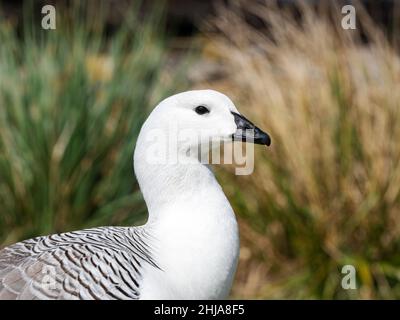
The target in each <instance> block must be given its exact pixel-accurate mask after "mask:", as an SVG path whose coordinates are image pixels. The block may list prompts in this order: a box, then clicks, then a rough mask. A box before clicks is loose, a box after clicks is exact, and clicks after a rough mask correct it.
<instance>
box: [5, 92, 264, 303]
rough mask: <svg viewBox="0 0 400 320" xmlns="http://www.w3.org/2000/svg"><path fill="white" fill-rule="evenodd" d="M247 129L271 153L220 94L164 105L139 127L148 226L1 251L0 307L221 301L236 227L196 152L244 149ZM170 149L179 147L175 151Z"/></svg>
mask: <svg viewBox="0 0 400 320" xmlns="http://www.w3.org/2000/svg"><path fill="white" fill-rule="evenodd" d="M198 106H201V107H202V109H203V110H202V112H200V111H199V112H198V111H196V110H197V107H198ZM204 108H205V109H204ZM249 128H251V129H253V130H254V134H253V138H254V142H255V143H260V144H267V145H269V137H268V135H267V134H265V133H264V132H262V131H261V130H259V129H258V128H256V127H255V126H254V125H253V124H252V123H251V122H249V121H248V120H247V119H245V118H244V117H243V116H241V115H240V114H239V113H238V111H237V109H236V107H235V106H234V104H233V103H232V101H231V100H230V99H229V98H228V97H226V96H225V95H223V94H221V93H219V92H216V91H213V90H196V91H187V92H183V93H180V94H176V95H174V96H171V97H169V98H167V99H165V100H163V101H162V102H161V103H160V104H159V105H158V106H157V107H156V108H155V109H154V110H153V112H152V113H151V114H150V116H149V117H148V118H147V120H146V122H145V123H144V125H143V127H142V129H141V131H140V134H139V137H138V140H137V143H136V147H135V153H134V169H135V174H136V177H137V180H138V183H139V186H140V189H141V191H142V193H143V197H144V199H145V202H146V204H147V208H148V211H149V218H148V221H147V223H146V224H145V225H143V226H140V227H100V228H93V229H86V230H81V231H73V232H67V233H61V234H56V235H50V236H43V237H37V238H34V239H30V240H25V241H22V242H19V243H16V244H14V245H11V246H9V247H6V248H4V249H3V250H1V251H0V299H222V298H226V297H227V295H228V294H229V291H230V288H231V285H232V281H233V277H234V274H235V271H236V266H237V261H238V254H239V233H238V226H237V222H236V218H235V215H234V212H233V210H232V208H231V206H230V204H229V201H228V200H227V198H226V196H225V194H224V192H223V190H222V188H221V186H220V185H219V184H218V181H217V180H216V178H215V176H214V174H213V172H212V171H211V170H210V167H209V166H208V165H205V164H204V163H202V162H201V159H200V158H199V155H198V154H197V153H196V152H194V151H197V150H198V149H199V147H200V146H203V145H205V144H206V145H209V144H208V143H209V141H210V140H212V141H215V140H217V141H222V142H225V141H232V139H233V140H236V138H237V139H239V140H243V139H247V137H248V136H247V133H246V135H245V136H243V132H242V131H246V132H247V129H249ZM174 132H185V136H184V139H179V138H178V139H176V140H174V139H175V138H177V137H173V136H171V135H172V134H173V133H174ZM188 132H190V133H191V135H188V134H187V133H188ZM200 133H201V137H200V139H199V134H200ZM154 137H158V138H159V139H158V140H157V139H156V140H157V141H156V142H154V141H155V140H154ZM171 138H172V140H171ZM169 141H176V143H175V144H173V147H174V148H172V149H170V148H169V147H171V146H169V145H168V142H169ZM213 146H214V147H215V146H218V145H215V144H213ZM167 149H168V152H166V153H164V154H163V153H162V152H161V154H159V153H158V152H159V151H160V150H161V151H163V150H164V151H165V150H167ZM171 150H172V151H171ZM154 151H156V155H154V153H153V152H154ZM208 151H210V150H208V149H206V150H205V152H208ZM174 152H176V154H174ZM175 155H176V156H177V158H178V159H179V161H176V160H177V159H176V158H175Z"/></svg>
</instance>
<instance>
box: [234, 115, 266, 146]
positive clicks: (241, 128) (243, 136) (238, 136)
mask: <svg viewBox="0 0 400 320" xmlns="http://www.w3.org/2000/svg"><path fill="white" fill-rule="evenodd" d="M232 114H233V116H234V117H235V123H236V126H237V130H236V132H235V133H234V134H233V135H232V140H233V141H243V142H250V143H255V144H263V145H266V146H270V145H271V137H270V136H269V135H268V133H266V132H264V131H262V130H261V129H260V128H258V127H256V126H255V125H254V124H253V123H252V122H251V121H250V120H248V119H246V118H245V117H243V116H242V115H240V114H238V113H236V112H232Z"/></svg>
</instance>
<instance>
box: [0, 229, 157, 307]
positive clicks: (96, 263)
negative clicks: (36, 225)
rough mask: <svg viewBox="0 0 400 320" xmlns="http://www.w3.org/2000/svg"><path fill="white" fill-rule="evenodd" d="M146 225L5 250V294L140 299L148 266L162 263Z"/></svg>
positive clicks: (0, 254)
mask: <svg viewBox="0 0 400 320" xmlns="http://www.w3.org/2000/svg"><path fill="white" fill-rule="evenodd" d="M150 243H151V235H149V234H147V233H146V230H145V229H143V228H141V227H133V228H127V227H126V228H125V227H100V228H93V229H86V230H81V231H73V232H67V233H61V234H55V235H50V236H45V237H37V238H33V239H30V240H25V241H22V242H19V243H16V244H14V245H11V246H9V247H7V248H5V249H3V250H2V251H0V299H85V300H86V299H102V300H103V299H138V298H139V295H140V282H141V280H142V274H141V271H142V268H143V265H145V264H146V265H149V266H151V267H152V268H158V266H157V264H156V262H155V261H154V258H153V256H152V252H151V247H150Z"/></svg>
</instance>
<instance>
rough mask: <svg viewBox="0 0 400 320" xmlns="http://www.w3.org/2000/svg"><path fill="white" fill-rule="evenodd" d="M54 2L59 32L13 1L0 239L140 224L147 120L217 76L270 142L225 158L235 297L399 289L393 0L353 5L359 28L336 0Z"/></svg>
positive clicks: (218, 85) (1, 27)
mask: <svg viewBox="0 0 400 320" xmlns="http://www.w3.org/2000/svg"><path fill="white" fill-rule="evenodd" d="M54 3H55V6H56V8H57V29H56V30H53V31H46V30H43V29H41V27H40V19H41V15H40V4H41V2H35V3H30V4H28V5H24V6H23V8H21V9H19V8H18V9H15V7H14V6H12V5H11V6H10V3H9V2H8V1H5V2H4V3H3V10H2V9H1V8H2V5H1V3H0V244H1V245H7V244H10V243H13V242H16V241H18V240H22V239H25V238H29V237H33V236H36V235H41V234H48V233H51V232H62V231H68V230H74V229H80V228H83V227H91V226H98V225H131V224H140V223H143V222H144V221H145V219H146V208H145V205H144V203H143V200H142V198H141V195H140V192H139V190H138V187H137V185H136V183H135V179H134V175H133V169H132V152H133V148H134V145H135V139H136V136H137V134H138V130H139V129H140V126H141V124H142V122H143V120H144V119H145V118H146V116H147V114H148V112H150V111H151V109H152V108H153V107H154V106H155V105H156V104H157V102H158V101H160V100H161V99H162V98H164V97H166V96H168V95H170V94H172V93H174V92H177V91H182V90H185V89H188V88H205V87H209V88H213V89H216V90H220V91H222V92H224V93H225V94H227V95H228V96H230V97H231V98H232V99H233V100H234V101H235V103H236V105H237V106H238V108H239V109H240V110H241V111H242V112H243V113H244V114H246V116H248V117H249V118H250V119H254V120H256V121H257V124H259V125H260V127H262V128H265V129H266V130H267V131H268V132H269V133H270V134H271V136H272V139H273V144H272V147H271V148H269V149H268V150H267V151H266V150H265V149H262V148H261V149H260V148H256V157H257V158H256V161H255V172H254V173H253V174H252V175H250V176H235V175H234V173H233V168H232V167H229V166H223V167H218V169H217V174H218V177H219V180H220V181H221V184H222V186H223V188H224V190H225V191H226V193H227V195H228V197H229V199H230V201H231V203H232V205H233V206H234V210H235V212H236V214H237V216H238V220H239V223H240V229H241V246H242V247H241V255H240V262H239V269H238V272H237V276H236V279H235V283H234V288H233V291H232V298H245V299H251V298H257V299H271V298H272V299H275V298H284V299H288V298H292V299H299V298H307V299H360V298H361V299H393V298H400V143H399V142H398V139H399V137H400V126H399V123H400V90H399V89H400V56H399V50H398V38H397V36H398V35H399V32H398V29H397V28H398V26H399V23H398V22H399V21H398V20H397V18H396V17H400V15H398V14H397V13H398V12H399V11H398V10H397V9H396V8H397V6H396V3H395V2H394V3H393V2H391V1H383V2H382V3H384V4H387V3H390V4H391V5H392V6H391V7H390V9H388V8H387V7H384V6H383V7H384V13H385V14H383V15H378V14H376V15H374V14H373V15H372V16H371V13H373V12H371V10H366V9H368V6H369V5H370V2H368V1H367V2H366V3H364V2H353V4H354V5H355V7H356V14H357V29H356V30H344V29H342V28H341V19H342V17H343V15H342V14H341V12H340V10H341V5H340V4H341V2H332V1H321V2H319V3H318V4H317V5H316V2H315V1H313V2H307V1H302V2H299V1H277V2H271V1H246V2H244V1H231V2H216V3H213V4H212V5H211V4H210V2H209V1H206V2H202V3H203V4H202V5H199V2H193V4H192V5H186V6H185V5H183V4H182V2H180V1H167V2H166V3H165V5H162V6H160V5H159V4H157V5H149V4H148V3H146V5H145V6H143V4H142V3H139V2H136V1H124V2H119V3H120V5H118V4H117V3H116V2H115V1H96V2H94V1H93V2H88V3H87V4H82V3H78V2H71V3H73V4H72V5H71V4H70V5H69V6H63V5H62V4H61V3H60V2H54ZM195 3H196V4H195ZM204 3H205V4H204ZM343 3H345V2H343ZM180 5H182V7H180ZM211 7H212V8H213V9H212V10H211V9H210V8H211ZM4 8H5V9H4ZM38 8H39V9H38ZM171 8H172V9H171ZM178 8H186V10H187V11H188V12H191V14H188V15H187V16H186V18H187V17H188V18H187V20H185V19H178V18H176V17H179V15H183V16H185V15H184V14H182V12H181V11H179V9H178ZM195 9H196V10H195ZM381 9H382V8H381ZM13 10H14V11H13ZM202 10H203V11H202ZM385 10H386V11H385ZM193 11H196V12H207V14H204V15H201V16H202V19H200V20H201V21H199V19H197V20H196V18H195V17H193ZM15 12H17V14H13V13H15ZM171 12H172V13H171ZM196 16H197V17H198V16H199V15H196ZM16 17H17V18H16ZM171 17H172V18H171ZM376 17H378V18H376ZM188 20H189V21H194V23H192V24H190V27H188V26H187V24H188ZM171 21H172V22H171ZM177 21H183V24H179V23H177ZM182 30H183V31H182ZM188 30H189V31H188ZM244 185H245V186H246V188H243V186H244ZM346 264H352V265H354V267H355V268H356V271H357V289H356V290H344V289H342V287H341V280H342V277H343V275H342V274H341V269H342V267H343V266H344V265H346Z"/></svg>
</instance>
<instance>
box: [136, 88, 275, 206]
mask: <svg viewBox="0 0 400 320" xmlns="http://www.w3.org/2000/svg"><path fill="white" fill-rule="evenodd" d="M234 140H239V141H246V142H252V143H256V144H264V145H267V146H269V145H270V143H271V139H270V137H269V135H268V134H267V133H265V132H263V131H262V130H261V129H259V128H257V127H256V126H255V125H254V124H253V123H252V122H250V121H249V120H247V119H246V118H245V117H243V116H242V115H240V113H239V111H238V110H237V108H236V107H235V105H234V104H233V102H232V101H231V100H230V99H229V98H228V97H227V96H226V95H224V94H222V93H220V92H217V91H214V90H192V91H186V92H182V93H178V94H175V95H173V96H171V97H169V98H166V99H165V100H163V101H161V102H160V103H159V104H158V105H157V107H156V108H155V109H154V110H153V111H152V112H151V114H150V115H149V117H148V118H147V120H146V121H145V123H144V124H143V127H142V129H141V131H140V134H139V137H138V140H137V144H136V149H135V154H134V167H135V173H136V176H137V178H138V181H139V184H140V187H141V189H142V192H143V194H144V196H145V198H148V197H147V194H149V192H150V191H149V189H151V191H153V192H154V181H155V180H158V181H157V182H158V183H157V186H161V185H162V187H164V188H165V187H166V184H162V181H160V180H164V181H169V184H171V183H174V184H179V183H180V180H182V177H183V176H185V175H186V176H187V174H186V173H185V174H182V172H183V171H184V170H187V168H188V166H185V165H184V164H187V163H188V162H190V164H193V163H194V164H197V165H200V162H199V161H198V160H199V158H198V155H199V154H202V153H204V152H205V153H208V151H210V146H211V148H212V147H213V146H220V144H218V143H216V144H214V143H211V144H210V142H228V141H234ZM203 147H205V148H203ZM199 149H200V150H199ZM194 151H195V152H194ZM193 154H195V155H196V156H195V157H193ZM188 159H190V160H193V161H186V162H185V160H188ZM194 167H196V166H194ZM197 167H199V166H197ZM202 167H204V166H202ZM191 170H199V169H196V168H195V169H193V166H191ZM145 181H152V186H151V187H149V183H145ZM171 181H172V182H171ZM158 192H160V190H158ZM146 202H148V201H146ZM148 205H149V204H148Z"/></svg>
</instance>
